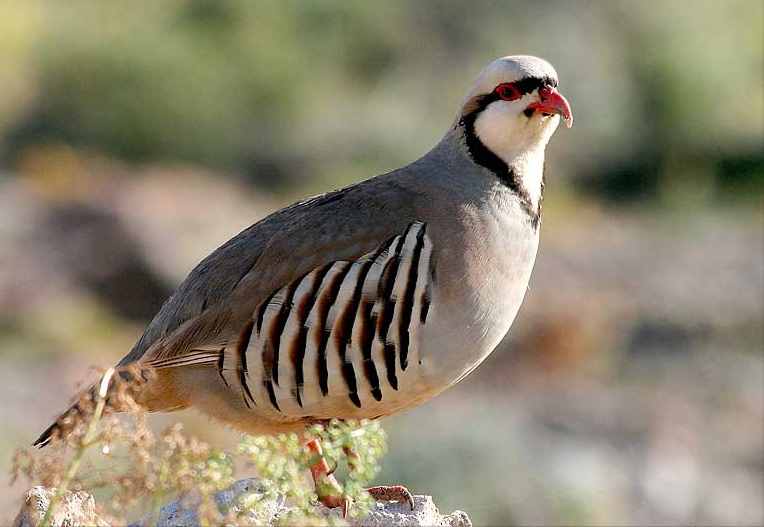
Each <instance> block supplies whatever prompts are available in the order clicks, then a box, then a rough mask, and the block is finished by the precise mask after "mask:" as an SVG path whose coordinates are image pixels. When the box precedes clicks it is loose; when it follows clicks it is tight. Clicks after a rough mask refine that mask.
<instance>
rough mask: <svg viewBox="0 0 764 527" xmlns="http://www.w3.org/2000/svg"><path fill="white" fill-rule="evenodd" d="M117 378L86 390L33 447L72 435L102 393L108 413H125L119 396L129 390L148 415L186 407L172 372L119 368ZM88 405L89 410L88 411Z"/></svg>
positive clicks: (40, 446)
mask: <svg viewBox="0 0 764 527" xmlns="http://www.w3.org/2000/svg"><path fill="white" fill-rule="evenodd" d="M117 374H118V375H114V378H113V379H109V380H107V382H106V385H105V386H104V385H103V379H102V381H101V382H99V383H98V384H94V385H93V386H91V387H90V388H88V389H87V390H84V391H83V392H82V393H81V394H80V396H79V398H78V400H77V401H76V402H75V403H73V404H72V405H71V406H70V407H69V409H67V410H66V411H65V412H64V413H62V414H61V415H60V416H59V417H58V419H56V421H55V422H54V423H53V424H51V425H50V426H49V427H48V428H46V429H45V431H44V432H43V433H42V434H40V437H38V438H37V440H36V441H35V442H34V443H33V446H36V447H39V448H43V447H45V446H47V445H49V444H50V443H51V442H52V441H53V440H54V439H57V438H59V437H66V435H67V434H68V433H69V432H71V430H72V429H73V428H74V426H75V425H76V424H77V421H78V419H79V418H80V417H84V416H87V415H90V413H91V409H90V407H94V406H95V403H96V401H97V398H98V395H99V392H101V393H102V394H103V395H104V397H105V403H106V406H105V409H106V411H109V412H121V411H125V410H126V408H125V407H124V399H123V398H122V397H119V396H117V395H118V393H119V392H120V389H121V388H125V387H126V388H127V391H128V393H129V395H130V397H131V398H132V399H134V400H135V401H136V402H137V403H138V404H139V405H141V406H144V407H145V408H146V410H148V411H156V410H164V411H172V410H177V409H181V408H184V407H186V406H187V404H186V403H185V401H182V400H179V398H178V397H177V396H176V394H175V392H176V390H174V389H173V385H174V383H173V376H172V373H171V370H156V369H154V368H147V367H143V366H141V367H138V366H137V365H135V364H132V365H130V366H126V367H123V368H120V369H119V370H118V371H117ZM85 405H87V408H85Z"/></svg>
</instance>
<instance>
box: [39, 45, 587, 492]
mask: <svg viewBox="0 0 764 527" xmlns="http://www.w3.org/2000/svg"><path fill="white" fill-rule="evenodd" d="M557 87H558V76H557V72H556V71H555V69H554V68H553V66H552V65H551V64H550V63H549V62H547V61H546V60H543V59H541V58H537V57H534V56H529V55H514V56H506V57H502V58H498V59H496V60H494V61H492V62H491V63H490V64H488V65H487V66H486V67H485V68H484V69H483V70H482V71H481V72H480V73H479V75H478V76H477V79H476V80H475V82H474V84H473V86H472V88H471V89H470V90H469V92H468V93H467V95H466V97H465V99H464V100H463V103H462V105H461V107H460V109H459V111H458V113H457V115H456V118H455V119H454V120H453V122H452V124H451V126H449V128H448V129H447V131H446V133H445V135H443V137H442V138H441V139H440V141H438V142H437V144H436V145H435V146H434V147H433V148H432V149H431V150H430V151H429V152H427V153H426V154H425V155H423V156H422V157H420V158H419V159H417V160H415V161H413V162H412V163H410V164H408V165H406V166H404V167H402V168H399V169H396V170H393V171H391V172H388V173H386V174H383V175H379V176H376V177H373V178H371V179H367V180H364V181H361V182H359V183H356V184H352V185H350V186H347V187H345V188H342V189H339V190H334V191H331V192H328V193H325V194H321V195H318V196H315V197H311V198H309V199H306V200H304V201H300V202H298V203H295V204H293V205H291V206H288V207H286V208H283V209H281V210H279V211H276V212H274V213H272V214H271V215H269V216H267V217H265V218H264V219H262V220H260V221H258V222H257V223H255V224H254V225H252V226H250V227H248V228H246V229H245V230H243V231H242V232H240V233H239V234H238V235H236V236H235V237H233V238H232V239H231V240H229V241H228V242H226V243H225V244H223V245H222V246H221V247H219V248H218V249H217V250H215V251H214V252H212V253H211V254H210V255H209V256H207V257H206V258H205V259H204V260H202V261H201V262H200V263H199V264H198V265H197V266H196V267H195V268H194V269H193V270H192V271H191V272H190V274H189V275H188V277H187V278H186V279H185V280H184V281H183V282H182V283H181V284H180V286H179V287H178V288H177V290H175V292H174V293H173V294H172V295H171V296H170V298H169V299H168V300H167V301H166V302H165V303H164V304H163V305H162V307H161V308H160V310H159V312H158V313H157V314H156V316H155V317H154V318H153V320H151V322H150V323H149V324H148V326H147V328H146V330H145V332H144V333H143V335H142V336H141V337H140V339H139V340H138V341H137V343H136V344H135V345H134V347H133V348H132V350H131V351H130V352H129V353H128V354H127V355H126V356H125V357H124V358H123V359H122V360H121V361H119V363H118V364H117V368H127V367H129V366H135V365H137V366H139V367H140V368H145V369H147V370H150V371H151V372H153V374H154V375H153V377H151V378H150V380H149V381H148V382H146V383H145V384H144V385H143V386H142V387H141V391H140V394H139V399H140V401H139V402H140V403H141V404H143V405H144V406H145V407H146V408H148V409H149V410H150V411H172V410H177V409H183V408H187V407H194V408H196V409H198V410H200V411H201V412H203V413H205V414H208V415H209V416H212V417H213V418H214V419H217V420H219V421H221V422H223V423H225V424H227V425H229V426H231V427H233V428H235V429H238V430H240V431H242V432H246V433H250V434H276V433H282V432H299V431H302V430H304V429H305V428H306V426H308V425H311V424H315V423H322V422H327V421H329V420H332V419H340V420H350V419H379V418H381V417H385V416H389V415H391V414H394V413H397V412H400V411H402V410H405V409H407V408H411V407H413V406H415V405H418V404H421V403H423V402H425V401H427V400H429V399H431V398H432V397H434V396H436V395H438V394H439V393H441V392H443V391H444V390H445V389H447V388H449V387H451V386H453V385H455V384H456V383H458V382H459V381H461V380H462V379H464V378H465V377H466V376H467V375H468V374H469V373H470V372H472V371H473V370H474V369H475V368H476V367H477V366H478V365H479V364H480V363H481V362H483V360H484V359H485V358H486V357H487V356H488V355H489V354H490V353H491V352H492V351H493V350H494V349H495V348H496V347H497V345H498V344H499V342H500V341H501V340H502V339H503V338H504V336H505V335H506V334H507V332H508V331H509V329H510V326H511V325H512V323H513V321H514V319H515V317H516V315H517V313H518V310H519V308H520V305H521V304H522V302H523V299H524V297H525V294H526V290H527V289H528V284H529V280H530V277H531V272H532V269H533V266H534V262H535V259H536V253H537V249H538V245H539V229H540V225H541V219H542V201H543V191H544V182H545V177H544V172H545V171H544V157H545V149H546V146H547V144H548V142H549V140H550V138H551V137H552V135H553V134H554V132H555V131H556V130H557V128H558V126H559V124H560V122H561V121H562V122H564V123H565V125H566V126H567V127H570V126H572V123H573V116H572V112H571V108H570V104H569V103H568V101H567V100H566V99H565V97H564V96H563V95H562V94H561V93H560V92H559V91H558V90H557ZM77 404H78V403H75V404H74V405H73V406H72V407H70V409H69V410H67V412H65V413H64V414H62V417H61V418H59V419H58V420H57V421H56V422H55V423H53V424H52V425H51V426H50V427H49V428H48V429H47V430H45V432H43V433H42V435H41V436H40V437H39V439H38V440H37V441H36V442H35V445H38V446H44V445H45V444H47V443H48V442H50V441H51V439H52V438H53V437H54V436H56V435H57V434H59V433H62V432H63V427H62V424H61V423H62V422H63V420H62V418H63V417H66V416H67V415H71V414H72V413H73V412H74V413H76V412H77ZM311 448H312V449H313V450H314V451H317V452H318V453H319V454H320V445H315V444H314V445H311ZM314 468H315V470H314V471H313V472H314V479H316V478H320V477H327V476H330V474H329V472H330V471H329V470H328V467H326V464H325V463H324V465H323V468H321V467H320V466H318V465H317V466H316V467H314ZM378 489H382V491H379V492H378V494H385V492H384V491H385V489H387V490H389V488H388V487H384V488H382V487H380V488H378ZM404 490H405V488H404ZM406 492H407V491H406ZM322 501H324V503H326V504H328V505H330V506H338V505H339V503H340V502H338V501H337V500H336V499H330V498H329V497H322Z"/></svg>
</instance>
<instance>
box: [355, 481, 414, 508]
mask: <svg viewBox="0 0 764 527" xmlns="http://www.w3.org/2000/svg"><path fill="white" fill-rule="evenodd" d="M366 492H368V493H369V494H371V497H372V498H374V499H375V500H377V501H400V502H404V501H405V502H407V503H408V504H409V506H410V507H411V510H412V511H413V510H414V496H412V495H411V492H409V489H407V488H406V487H404V486H403V485H380V486H378V487H369V488H368V489H366Z"/></svg>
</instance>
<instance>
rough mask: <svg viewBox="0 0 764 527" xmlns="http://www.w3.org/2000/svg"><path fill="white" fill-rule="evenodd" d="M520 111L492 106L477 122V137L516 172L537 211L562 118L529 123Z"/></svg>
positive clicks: (533, 207) (506, 106)
mask: <svg viewBox="0 0 764 527" xmlns="http://www.w3.org/2000/svg"><path fill="white" fill-rule="evenodd" d="M516 110H517V108H513V107H511V106H509V105H505V104H496V103H494V104H490V105H489V106H488V107H487V108H485V109H484V110H483V111H482V112H481V113H480V115H479V116H478V118H477V119H476V120H475V134H476V135H477V137H478V139H480V142H481V143H483V145H485V146H486V147H487V148H488V149H489V150H491V152H493V153H494V154H495V155H496V156H498V157H499V158H500V159H501V160H502V161H504V162H505V163H506V164H507V166H508V167H509V168H510V169H511V170H512V171H513V172H514V174H515V176H516V177H517V178H518V180H519V183H520V186H521V188H522V190H523V191H524V192H525V193H526V194H527V196H528V199H529V201H530V205H531V209H532V210H534V211H536V210H538V206H539V202H540V201H541V193H542V187H543V178H544V151H545V149H546V145H547V143H548V142H549V139H550V138H551V137H552V134H553V133H554V131H555V130H556V129H557V125H558V124H559V123H560V118H559V116H557V115H555V116H552V117H549V118H545V119H544V120H541V118H540V117H534V118H533V119H528V118H526V117H525V116H523V115H519V114H518V113H517V111H516Z"/></svg>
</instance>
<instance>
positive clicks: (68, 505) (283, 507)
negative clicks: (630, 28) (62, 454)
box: [13, 479, 472, 527]
mask: <svg viewBox="0 0 764 527" xmlns="http://www.w3.org/2000/svg"><path fill="white" fill-rule="evenodd" d="M54 492H55V489H48V488H45V487H34V488H33V489H31V490H30V491H29V492H28V493H27V496H26V500H25V503H24V506H23V507H22V509H21V511H20V512H19V515H18V517H17V518H16V521H15V523H14V524H13V527H37V526H38V525H39V524H40V521H41V520H42V517H43V516H44V515H45V511H46V510H47V507H48V505H49V503H50V497H51V496H52V495H53V493H54ZM262 492H263V490H262V487H261V485H260V482H259V481H258V480H257V479H243V480H240V481H237V482H236V483H234V484H233V485H232V486H231V487H229V488H228V489H226V490H224V491H221V492H218V493H217V494H216V495H215V501H216V503H217V505H218V507H219V508H220V510H230V509H231V508H232V509H233V511H234V512H237V509H239V508H240V507H241V505H240V504H239V498H240V497H242V496H244V495H247V494H251V493H255V494H257V493H262ZM199 504H200V499H199V496H198V495H194V494H190V495H188V496H186V497H184V498H182V499H179V500H176V501H173V502H170V503H168V504H167V505H165V506H163V507H162V508H161V509H160V510H159V518H158V520H157V521H156V523H154V522H153V521H152V520H151V518H150V517H148V516H147V517H145V518H143V519H142V520H141V521H140V522H139V523H135V524H132V525H131V526H130V527H148V526H149V525H156V526H157V527H196V526H198V525H199V519H198V516H197V509H198V507H199ZM321 508H322V509H323V510H322V511H321V512H322V513H323V514H327V515H332V514H333V515H338V514H339V512H338V511H337V510H334V511H329V510H328V509H326V508H324V507H323V506H322V507H321ZM259 510H260V516H258V517H257V518H255V517H254V515H253V514H251V513H250V515H249V516H247V515H246V514H245V515H244V517H243V518H242V520H241V523H242V524H245V525H248V524H250V523H252V524H257V525H264V524H263V523H255V521H254V520H257V521H258V522H263V521H266V522H268V523H266V524H265V525H267V524H270V523H272V522H274V520H276V519H277V518H278V517H279V516H281V515H283V514H286V513H287V512H288V511H289V506H288V504H287V503H286V500H285V499H284V498H283V496H282V497H278V498H274V499H266V500H265V501H264V503H263V505H262V506H261V507H260V509H259ZM348 523H349V525H351V526H352V527H388V526H392V527H419V526H425V525H426V526H439V527H472V522H471V521H470V519H469V517H468V516H467V514H466V513H464V512H462V511H455V512H452V513H451V514H448V515H445V516H444V515H442V514H441V513H440V512H439V511H438V508H437V507H436V506H435V503H434V502H433V501H432V497H431V496H419V495H417V496H414V510H413V511H411V510H409V508H408V505H406V504H403V503H398V502H377V504H376V507H374V508H373V509H372V511H371V512H370V513H369V514H368V515H367V516H366V517H365V518H363V519H358V520H353V519H350V518H349V519H348ZM51 525H52V526H54V527H76V526H80V525H88V526H91V525H94V526H97V527H108V525H107V523H106V522H105V521H103V520H102V519H101V518H100V517H98V515H97V514H96V512H95V501H94V500H93V497H92V496H90V495H89V494H87V493H86V492H76V493H75V492H68V493H67V494H66V495H65V497H64V499H63V500H62V501H61V503H60V504H59V507H58V510H57V511H56V513H55V515H54V518H53V522H52V523H51Z"/></svg>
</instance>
